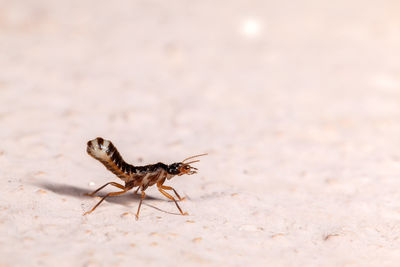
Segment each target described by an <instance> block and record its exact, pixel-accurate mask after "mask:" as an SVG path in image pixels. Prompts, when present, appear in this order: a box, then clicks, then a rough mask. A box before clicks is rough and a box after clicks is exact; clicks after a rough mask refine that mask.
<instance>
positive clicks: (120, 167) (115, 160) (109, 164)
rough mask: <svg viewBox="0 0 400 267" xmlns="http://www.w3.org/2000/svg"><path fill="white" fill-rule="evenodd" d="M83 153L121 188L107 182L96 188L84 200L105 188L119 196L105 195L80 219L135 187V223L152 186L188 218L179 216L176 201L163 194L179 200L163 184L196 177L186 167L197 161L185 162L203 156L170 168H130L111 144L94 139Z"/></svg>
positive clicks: (160, 166)
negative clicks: (109, 186) (112, 176)
mask: <svg viewBox="0 0 400 267" xmlns="http://www.w3.org/2000/svg"><path fill="white" fill-rule="evenodd" d="M86 151H87V153H88V154H89V155H90V156H92V157H93V158H95V159H97V160H98V161H100V162H101V163H103V165H104V166H105V167H106V168H107V169H108V170H109V171H111V172H112V173H114V174H115V175H116V176H117V177H118V178H120V179H121V180H123V181H124V182H125V185H122V184H119V183H116V182H109V183H106V184H105V185H103V186H101V187H99V188H98V189H96V190H95V191H93V192H92V193H90V194H86V195H88V196H94V195H95V194H96V193H97V192H99V191H100V190H101V189H103V188H104V187H106V186H107V185H113V186H115V187H118V188H120V189H122V191H119V192H112V193H108V194H106V195H105V196H104V197H103V198H102V199H101V200H100V201H99V202H98V203H97V204H96V205H95V206H94V207H93V208H92V209H91V210H90V211H87V212H85V213H84V214H83V215H86V214H90V213H91V212H93V211H94V210H95V209H96V208H97V207H98V206H99V205H100V204H101V202H103V201H104V200H105V199H106V198H107V197H111V196H118V195H122V194H124V193H126V192H128V191H129V190H131V189H132V188H134V187H138V188H137V190H136V191H135V193H137V192H138V191H139V189H140V190H141V197H140V202H139V206H138V209H137V212H136V220H137V219H139V212H140V207H141V206H142V201H143V199H144V198H145V196H146V194H145V193H144V191H145V190H146V189H147V188H148V187H149V186H152V185H154V184H157V188H158V191H160V192H161V194H163V195H164V196H165V197H167V198H169V199H170V200H173V201H174V202H175V205H176V207H177V208H178V210H179V212H180V213H181V214H182V215H188V213H187V212H182V209H181V208H180V207H179V205H178V202H177V200H176V199H175V198H174V197H173V196H171V195H170V194H168V193H167V192H166V191H165V190H172V191H173V192H174V193H175V195H176V196H177V198H178V200H182V198H181V197H180V196H179V194H178V193H177V192H176V190H175V189H174V188H172V187H170V186H165V185H164V182H165V180H169V179H171V178H172V177H174V176H176V175H178V176H181V175H184V174H188V175H192V174H195V173H197V172H196V171H197V168H195V167H192V166H190V164H192V163H195V162H198V161H199V160H193V161H190V162H186V161H187V160H189V159H193V158H196V157H200V156H204V155H207V154H200V155H195V156H191V157H188V158H186V159H184V160H183V161H181V162H176V163H172V164H169V165H167V164H164V163H162V162H159V163H156V164H151V165H145V166H133V165H131V164H128V163H126V162H125V161H124V160H123V159H122V157H121V155H120V154H119V152H118V150H117V149H116V148H115V146H114V145H113V144H112V143H111V141H108V140H105V139H103V138H101V137H97V138H96V139H93V140H90V141H89V142H88V143H87V149H86Z"/></svg>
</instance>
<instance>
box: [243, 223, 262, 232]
mask: <svg viewBox="0 0 400 267" xmlns="http://www.w3.org/2000/svg"><path fill="white" fill-rule="evenodd" d="M239 230H240V231H246V232H258V231H261V230H263V228H262V227H258V226H257V225H252V224H244V225H242V226H240V227H239Z"/></svg>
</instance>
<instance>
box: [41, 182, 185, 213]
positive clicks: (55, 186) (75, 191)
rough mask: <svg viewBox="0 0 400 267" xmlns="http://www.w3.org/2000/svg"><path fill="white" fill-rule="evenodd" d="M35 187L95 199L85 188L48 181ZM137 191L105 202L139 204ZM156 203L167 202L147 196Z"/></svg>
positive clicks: (147, 198) (110, 198)
mask: <svg viewBox="0 0 400 267" xmlns="http://www.w3.org/2000/svg"><path fill="white" fill-rule="evenodd" d="M34 185H36V186H38V187H40V188H43V189H47V190H49V191H51V192H53V193H56V194H59V195H64V196H71V197H76V198H81V199H91V198H93V197H89V196H86V195H85V194H87V193H90V192H91V190H90V189H89V188H83V187H77V186H73V185H67V184H59V183H54V182H51V183H50V182H47V181H40V182H37V183H35V184H34ZM134 192H135V190H132V191H130V192H127V193H125V194H124V195H121V196H115V197H109V198H107V199H106V200H105V201H107V202H110V203H115V204H119V205H125V206H128V204H130V203H132V200H134V201H136V202H138V201H140V194H135V193H134ZM106 194H107V190H104V192H102V193H99V194H97V196H99V197H104V196H105V195H106ZM148 200H149V201H154V200H159V201H161V200H165V199H162V198H158V197H152V196H149V195H146V201H148ZM143 205H146V206H148V207H151V208H154V209H156V210H159V211H162V212H165V213H169V214H176V215H180V214H178V213H174V212H168V211H165V210H162V209H160V208H157V207H156V206H153V205H150V204H147V203H143Z"/></svg>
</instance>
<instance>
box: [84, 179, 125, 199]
mask: <svg viewBox="0 0 400 267" xmlns="http://www.w3.org/2000/svg"><path fill="white" fill-rule="evenodd" d="M109 184H110V185H113V186H115V187H118V188H121V189H125V186H123V185H121V184H119V183H115V182H109V183H106V184H105V185H103V186H101V187H99V188H97V189H96V190H95V191H93V192H92V193H90V194H89V193H86V194H85V195H86V196H89V197H92V196H93V195H94V194H96V193H97V192H99V191H100V190H101V189H103V188H104V187H106V186H107V185H109Z"/></svg>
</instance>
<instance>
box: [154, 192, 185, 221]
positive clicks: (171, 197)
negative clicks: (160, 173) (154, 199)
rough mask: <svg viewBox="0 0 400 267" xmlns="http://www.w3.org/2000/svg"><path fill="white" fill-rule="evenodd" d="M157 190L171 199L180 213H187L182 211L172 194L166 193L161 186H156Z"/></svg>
mask: <svg viewBox="0 0 400 267" xmlns="http://www.w3.org/2000/svg"><path fill="white" fill-rule="evenodd" d="M158 191H160V192H161V194H163V195H164V196H166V197H167V198H169V199H171V200H173V201H174V202H175V205H176V207H177V208H178V210H179V211H180V213H181V214H182V215H189V214H188V213H187V212H185V213H183V212H182V210H181V208H180V207H179V205H178V202H176V200H175V198H174V197H173V196H171V195H170V194H168V193H167V192H165V191H164V190H163V189H162V188H161V187H158Z"/></svg>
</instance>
